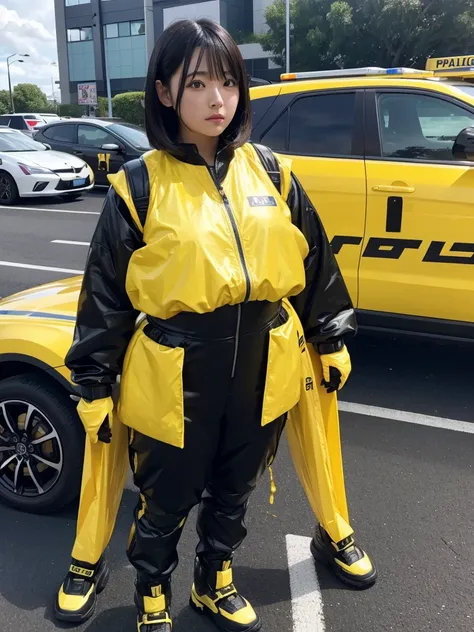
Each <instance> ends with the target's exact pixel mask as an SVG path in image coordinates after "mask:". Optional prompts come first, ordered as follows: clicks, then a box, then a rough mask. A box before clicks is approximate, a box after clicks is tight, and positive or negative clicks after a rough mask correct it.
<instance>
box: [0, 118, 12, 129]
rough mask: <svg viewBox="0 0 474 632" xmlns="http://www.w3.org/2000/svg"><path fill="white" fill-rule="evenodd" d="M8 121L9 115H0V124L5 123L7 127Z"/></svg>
mask: <svg viewBox="0 0 474 632" xmlns="http://www.w3.org/2000/svg"><path fill="white" fill-rule="evenodd" d="M9 123H10V117H9V116H0V125H6V126H7V127H8V124H9Z"/></svg>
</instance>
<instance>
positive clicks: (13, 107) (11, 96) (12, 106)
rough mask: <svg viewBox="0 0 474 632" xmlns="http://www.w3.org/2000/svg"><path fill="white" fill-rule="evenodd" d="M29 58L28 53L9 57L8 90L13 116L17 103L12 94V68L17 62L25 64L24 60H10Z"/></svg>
mask: <svg viewBox="0 0 474 632" xmlns="http://www.w3.org/2000/svg"><path fill="white" fill-rule="evenodd" d="M17 56H18V57H29V55H28V53H25V54H22V53H13V55H9V56H8V57H7V74H8V90H9V92H10V106H11V108H12V112H11V113H12V114H15V102H14V100H13V92H12V81H11V78H10V66H11V65H12V64H14V63H15V62H16V61H17V62H18V63H20V64H22V63H23V59H14V60H13V61H10V59H11V58H12V57H17Z"/></svg>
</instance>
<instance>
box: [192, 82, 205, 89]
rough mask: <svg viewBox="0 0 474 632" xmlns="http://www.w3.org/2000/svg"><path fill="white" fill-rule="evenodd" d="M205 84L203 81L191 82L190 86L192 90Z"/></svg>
mask: <svg viewBox="0 0 474 632" xmlns="http://www.w3.org/2000/svg"><path fill="white" fill-rule="evenodd" d="M203 85H204V84H203V82H202V81H198V80H196V81H191V83H190V84H189V87H190V88H201V87H202V86H203Z"/></svg>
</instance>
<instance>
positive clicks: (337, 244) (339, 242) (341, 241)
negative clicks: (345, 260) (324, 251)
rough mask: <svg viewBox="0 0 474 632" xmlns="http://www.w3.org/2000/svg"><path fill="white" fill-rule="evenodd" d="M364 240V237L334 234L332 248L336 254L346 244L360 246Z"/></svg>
mask: <svg viewBox="0 0 474 632" xmlns="http://www.w3.org/2000/svg"><path fill="white" fill-rule="evenodd" d="M361 241H362V237H351V236H350V235H334V237H333V238H332V241H331V248H332V251H333V253H334V254H335V255H338V254H339V253H340V252H341V250H342V247H343V246H345V245H348V246H359V245H360V243H361Z"/></svg>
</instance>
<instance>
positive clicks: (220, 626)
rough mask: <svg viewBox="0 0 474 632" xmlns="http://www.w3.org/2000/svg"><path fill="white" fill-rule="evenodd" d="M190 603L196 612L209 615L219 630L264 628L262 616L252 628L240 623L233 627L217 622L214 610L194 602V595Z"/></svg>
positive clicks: (238, 631)
mask: <svg viewBox="0 0 474 632" xmlns="http://www.w3.org/2000/svg"><path fill="white" fill-rule="evenodd" d="M189 605H190V606H191V608H192V609H193V610H194V612H196V613H197V614H199V615H201V617H202V616H204V617H208V618H209V619H211V621H212V622H213V623H214V625H215V626H216V627H217V628H219V630H223V631H224V632H258V630H261V629H262V622H261V620H260V617H258V618H257V621H256V622H255V623H254V624H253V626H252V627H251V628H244V627H242V626H239V625H235V626H233V627H228V626H223V625H220V624H219V623H218V622H217V620H216V615H215V614H214V613H213V612H211V611H210V610H209V608H207V607H206V606H204V605H203V607H202V608H200V607H199V606H197V605H196V604H195V603H194V601H193V598H192V597H190V599H189Z"/></svg>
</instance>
